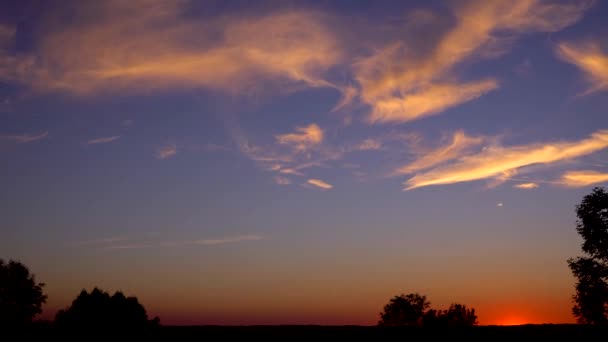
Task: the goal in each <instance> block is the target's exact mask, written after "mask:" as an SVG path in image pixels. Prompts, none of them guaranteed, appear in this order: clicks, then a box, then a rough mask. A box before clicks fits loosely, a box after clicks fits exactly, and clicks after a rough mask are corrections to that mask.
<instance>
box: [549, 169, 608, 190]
mask: <svg viewBox="0 0 608 342" xmlns="http://www.w3.org/2000/svg"><path fill="white" fill-rule="evenodd" d="M605 182H608V173H605V172H598V171H590V170H579V171H568V172H566V173H564V174H563V175H562V177H561V179H560V180H559V184H561V185H564V186H567V187H583V186H588V185H593V184H598V183H605Z"/></svg>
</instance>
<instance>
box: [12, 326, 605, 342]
mask: <svg viewBox="0 0 608 342" xmlns="http://www.w3.org/2000/svg"><path fill="white" fill-rule="evenodd" d="M106 333H108V335H111V336H112V337H114V338H112V340H121V341H122V340H125V341H149V340H155V341H156V340H158V341H176V342H180V341H435V340H438V339H442V340H443V339H448V341H516V342H520V341H556V340H557V341H608V326H584V325H575V324H543V325H520V326H476V327H467V328H447V329H424V328H415V327H366V326H161V327H158V328H156V329H155V330H154V331H153V332H149V333H146V334H140V333H138V334H133V333H128V332H124V333H119V332H112V333H110V332H108V331H106ZM27 335H30V336H27V337H31V338H36V340H38V341H42V340H55V339H57V338H62V339H64V340H66V339H69V340H72V339H73V338H76V339H77V340H82V341H85V340H95V339H96V337H101V336H103V335H106V334H104V333H103V332H102V333H100V332H92V331H78V332H77V331H71V332H63V333H61V332H59V331H56V330H55V329H53V328H52V326H46V327H39V328H37V329H36V331H30V332H29V334H27ZM21 337H26V336H21ZM27 337H26V338H27ZM27 340H29V338H28V339H27Z"/></svg>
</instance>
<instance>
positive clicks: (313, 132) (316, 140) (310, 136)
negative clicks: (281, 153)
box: [276, 123, 323, 151]
mask: <svg viewBox="0 0 608 342" xmlns="http://www.w3.org/2000/svg"><path fill="white" fill-rule="evenodd" d="M296 132H298V133H289V134H282V135H277V136H276V139H277V141H278V142H279V144H285V145H293V146H294V148H295V149H296V150H299V151H304V150H307V149H309V148H310V147H312V146H314V145H317V144H320V143H321V142H322V141H323V130H321V127H319V126H318V125H317V124H314V123H313V124H310V125H308V126H306V127H297V128H296Z"/></svg>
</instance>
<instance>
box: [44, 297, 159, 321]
mask: <svg viewBox="0 0 608 342" xmlns="http://www.w3.org/2000/svg"><path fill="white" fill-rule="evenodd" d="M158 322H159V320H158V318H155V319H154V320H153V321H148V315H147V314H146V310H145V309H144V307H143V306H142V305H141V304H140V303H139V301H138V300H137V298H135V297H125V295H124V294H123V293H122V292H116V293H114V295H113V296H110V294H109V293H107V292H104V291H102V290H100V289H98V288H94V289H93V290H92V291H91V293H88V292H87V291H86V290H82V291H81V292H80V294H79V295H78V297H76V299H75V300H74V301H73V302H72V305H71V306H70V307H69V308H67V309H66V310H60V311H59V312H58V313H57V315H56V317H55V323H56V324H57V326H58V327H60V328H62V329H74V330H76V329H77V330H82V329H85V330H87V331H97V332H108V331H125V330H131V331H135V330H145V329H147V328H149V327H150V326H154V325H158Z"/></svg>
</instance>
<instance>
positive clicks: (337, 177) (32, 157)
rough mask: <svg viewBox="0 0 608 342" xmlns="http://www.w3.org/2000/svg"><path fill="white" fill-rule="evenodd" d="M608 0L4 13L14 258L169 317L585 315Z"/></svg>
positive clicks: (7, 209)
mask: <svg viewBox="0 0 608 342" xmlns="http://www.w3.org/2000/svg"><path fill="white" fill-rule="evenodd" d="M607 17H608V3H606V2H603V1H588V0H584V1H540V0H514V1H506V0H505V1H501V0H496V1H484V0H466V1H445V2H443V1H432V2H430V1H407V2H406V1H357V2H354V1H341V0H337V1H314V2H305V1H256V2H250V1H177V0H176V1H144V0H138V1H115V0H108V1H75V0H74V1H61V2H55V1H52V2H49V1H33V0H23V1H4V2H2V3H1V4H0V186H1V189H2V191H0V208H1V209H0V236H1V237H2V238H1V239H0V258H4V259H17V260H20V261H22V262H23V263H25V264H26V265H27V266H28V267H29V268H30V270H31V271H32V272H33V273H34V274H35V275H36V277H37V279H38V280H39V281H41V282H44V283H45V284H46V286H45V291H46V293H47V294H48V297H49V298H48V301H47V304H46V305H45V307H44V313H43V315H42V317H45V318H52V317H53V315H54V313H55V311H56V310H58V309H61V308H65V307H67V306H68V305H69V304H70V303H71V301H72V300H73V299H74V298H75V297H76V295H77V294H78V293H79V292H80V290H81V289H83V288H84V289H92V288H93V287H94V286H98V287H100V288H102V289H104V290H106V291H112V292H113V291H116V290H121V291H124V292H125V294H127V295H134V296H137V297H138V298H139V300H140V302H142V303H143V304H144V306H145V307H146V309H147V311H148V314H149V315H150V316H154V315H158V316H160V318H161V322H162V323H163V324H229V325H236V324H247V325H249V324H338V325H341V324H361V325H373V324H375V323H376V322H377V320H378V318H379V315H378V314H379V312H380V311H381V310H382V307H383V306H384V305H385V304H386V303H387V302H388V300H389V299H390V298H391V297H393V296H395V295H398V294H401V293H411V292H418V293H421V294H424V295H426V296H427V298H428V299H429V300H430V302H431V306H432V307H433V308H437V309H442V308H447V307H448V306H449V305H450V304H451V303H454V302H456V303H462V304H465V305H467V306H469V307H473V308H475V309H476V312H477V314H478V316H479V323H480V324H520V323H573V322H575V319H574V317H573V316H572V314H571V307H572V302H571V297H572V295H573V294H574V283H575V279H574V277H573V276H572V274H571V273H570V270H569V269H568V267H567V263H566V260H567V259H568V258H570V257H574V256H577V255H580V253H581V251H580V243H581V239H580V238H579V237H578V235H577V234H576V231H575V224H576V216H575V212H574V209H575V206H576V204H577V203H579V202H580V201H581V199H582V197H583V196H585V195H586V194H588V193H589V192H590V190H591V189H592V187H594V186H605V185H606V184H607V183H608V162H607V161H608V115H607V114H608V113H606V109H607V108H608V40H607V38H606V37H608V22H607V21H606V18H607Z"/></svg>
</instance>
